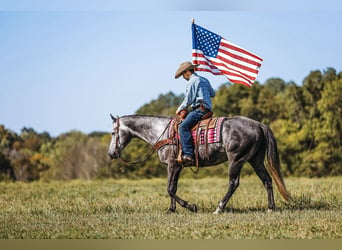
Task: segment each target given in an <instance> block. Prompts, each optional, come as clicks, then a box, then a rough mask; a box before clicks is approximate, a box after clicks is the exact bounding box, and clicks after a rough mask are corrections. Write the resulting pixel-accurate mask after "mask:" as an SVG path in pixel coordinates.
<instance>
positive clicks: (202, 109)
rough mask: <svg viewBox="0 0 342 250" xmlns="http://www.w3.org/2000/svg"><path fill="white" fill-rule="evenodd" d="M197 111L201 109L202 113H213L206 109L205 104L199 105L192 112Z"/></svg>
mask: <svg viewBox="0 0 342 250" xmlns="http://www.w3.org/2000/svg"><path fill="white" fill-rule="evenodd" d="M196 109H201V111H203V112H211V110H210V109H208V108H206V107H204V105H203V104H200V105H197V106H195V107H193V108H192V110H196Z"/></svg>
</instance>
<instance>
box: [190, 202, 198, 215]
mask: <svg viewBox="0 0 342 250" xmlns="http://www.w3.org/2000/svg"><path fill="white" fill-rule="evenodd" d="M189 210H190V211H191V212H193V213H197V206H196V205H195V204H192V205H189Z"/></svg>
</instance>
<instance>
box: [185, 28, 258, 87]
mask: <svg viewBox="0 0 342 250" xmlns="http://www.w3.org/2000/svg"><path fill="white" fill-rule="evenodd" d="M192 61H193V63H194V64H199V66H198V67H197V68H196V69H195V70H198V71H207V72H211V73H213V74H214V75H225V76H226V77H227V78H228V80H229V81H230V82H232V83H239V84H244V85H246V86H248V87H251V86H252V84H253V82H254V81H255V79H256V77H257V75H258V73H259V68H260V66H261V63H262V61H263V60H262V58H260V57H258V56H256V55H254V54H253V53H251V52H249V51H247V50H245V49H243V48H241V47H239V46H237V45H235V44H233V43H231V42H229V41H227V40H225V39H224V38H223V37H221V36H219V35H217V34H215V33H213V32H211V31H208V30H206V29H204V28H202V27H200V26H198V25H196V24H194V23H193V24H192Z"/></svg>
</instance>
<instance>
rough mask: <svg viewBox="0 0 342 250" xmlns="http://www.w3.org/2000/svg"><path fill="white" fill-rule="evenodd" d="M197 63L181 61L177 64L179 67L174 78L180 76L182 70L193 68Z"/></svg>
mask: <svg viewBox="0 0 342 250" xmlns="http://www.w3.org/2000/svg"><path fill="white" fill-rule="evenodd" d="M198 65H199V64H192V63H191V62H183V63H182V64H181V65H179V68H178V69H177V71H176V75H175V78H176V79H177V78H178V77H180V76H181V75H182V74H183V73H184V72H186V71H188V70H191V69H194V68H196V67H198Z"/></svg>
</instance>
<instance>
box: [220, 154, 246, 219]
mask: <svg viewBox="0 0 342 250" xmlns="http://www.w3.org/2000/svg"><path fill="white" fill-rule="evenodd" d="M244 161H245V160H244V159H239V160H237V161H235V160H233V161H231V163H230V164H229V170H228V171H229V186H228V191H227V193H226V195H225V196H224V197H223V199H222V200H221V201H220V203H219V205H218V207H217V208H216V210H215V211H214V214H219V213H221V212H223V209H224V208H225V207H226V205H227V203H228V201H229V199H230V198H231V197H232V195H233V194H234V192H235V190H236V189H237V187H238V186H239V183H240V172H241V168H242V166H243V163H244Z"/></svg>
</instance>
